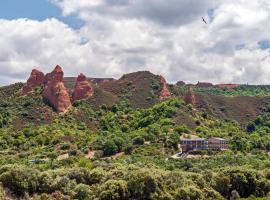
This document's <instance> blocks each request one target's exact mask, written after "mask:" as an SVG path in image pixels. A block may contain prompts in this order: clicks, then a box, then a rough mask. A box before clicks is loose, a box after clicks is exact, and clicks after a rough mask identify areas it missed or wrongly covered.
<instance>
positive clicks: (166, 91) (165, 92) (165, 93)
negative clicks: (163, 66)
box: [159, 76, 172, 100]
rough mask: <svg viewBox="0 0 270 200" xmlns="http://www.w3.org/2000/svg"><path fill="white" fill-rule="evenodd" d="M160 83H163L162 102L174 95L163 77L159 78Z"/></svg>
mask: <svg viewBox="0 0 270 200" xmlns="http://www.w3.org/2000/svg"><path fill="white" fill-rule="evenodd" d="M159 78H160V82H161V83H162V89H161V91H160V95H159V98H160V99H161V100H163V99H167V98H170V97H171V96H172V94H171V93H170V91H169V89H168V88H167V82H166V80H165V78H164V77H163V76H159Z"/></svg>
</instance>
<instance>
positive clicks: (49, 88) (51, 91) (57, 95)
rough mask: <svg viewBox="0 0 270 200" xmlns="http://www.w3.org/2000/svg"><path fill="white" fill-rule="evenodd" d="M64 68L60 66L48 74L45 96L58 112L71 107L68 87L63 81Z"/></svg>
mask: <svg viewBox="0 0 270 200" xmlns="http://www.w3.org/2000/svg"><path fill="white" fill-rule="evenodd" d="M63 75H64V73H63V70H62V68H61V67H60V66H58V65H57V66H56V67H55V69H54V70H53V71H52V72H51V73H49V74H47V75H46V77H45V83H46V85H45V89H44V91H43V94H42V96H43V98H44V99H45V100H46V101H48V103H49V104H50V105H51V106H53V107H54V108H55V110H56V111H57V112H58V113H64V112H66V111H67V110H68V109H69V108H70V107H71V101H70V98H69V94H68V91H67V89H66V88H65V86H64V83H63Z"/></svg>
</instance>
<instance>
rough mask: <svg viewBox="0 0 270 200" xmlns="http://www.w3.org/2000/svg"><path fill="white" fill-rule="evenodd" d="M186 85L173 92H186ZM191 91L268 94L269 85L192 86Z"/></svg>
mask: <svg viewBox="0 0 270 200" xmlns="http://www.w3.org/2000/svg"><path fill="white" fill-rule="evenodd" d="M187 88H188V87H187V86H181V87H177V89H175V92H179V91H180V92H186V91H187ZM193 91H194V92H198V93H208V94H213V95H224V96H230V97H234V96H270V86H269V85H240V86H238V87H236V88H231V89H228V88H219V87H209V88H202V87H196V86H193Z"/></svg>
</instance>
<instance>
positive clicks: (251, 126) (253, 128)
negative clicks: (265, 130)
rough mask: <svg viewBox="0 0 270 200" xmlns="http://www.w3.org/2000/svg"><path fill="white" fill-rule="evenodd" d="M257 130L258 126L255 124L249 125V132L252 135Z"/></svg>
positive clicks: (250, 123)
mask: <svg viewBox="0 0 270 200" xmlns="http://www.w3.org/2000/svg"><path fill="white" fill-rule="evenodd" d="M255 130H256V125H255V123H254V122H249V123H248V125H247V132H249V133H252V132H254V131H255Z"/></svg>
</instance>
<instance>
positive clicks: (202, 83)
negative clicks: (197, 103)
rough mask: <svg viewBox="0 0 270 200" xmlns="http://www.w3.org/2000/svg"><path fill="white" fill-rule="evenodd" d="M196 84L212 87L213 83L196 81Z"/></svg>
mask: <svg viewBox="0 0 270 200" xmlns="http://www.w3.org/2000/svg"><path fill="white" fill-rule="evenodd" d="M196 86H197V87H200V88H210V87H213V86H214V85H213V84H212V83H207V82H198V83H197V85H196Z"/></svg>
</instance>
